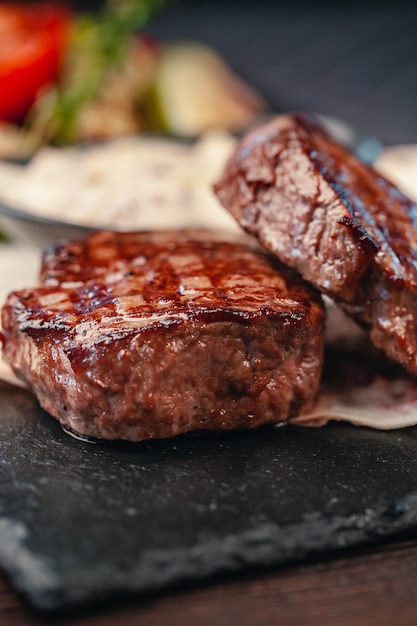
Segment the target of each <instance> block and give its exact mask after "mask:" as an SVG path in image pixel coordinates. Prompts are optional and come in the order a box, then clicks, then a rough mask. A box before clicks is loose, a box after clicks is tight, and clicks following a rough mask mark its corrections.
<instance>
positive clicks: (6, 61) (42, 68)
mask: <svg viewBox="0 0 417 626" xmlns="http://www.w3.org/2000/svg"><path fill="white" fill-rule="evenodd" d="M69 27H70V12H69V10H68V9H67V8H66V7H65V6H63V5H61V4H57V3H55V2H35V3H32V4H16V3H14V4H11V3H9V4H3V3H0V119H2V120H6V121H11V122H21V121H22V120H23V119H24V117H25V115H26V114H27V112H28V111H29V109H30V107H31V106H32V104H33V102H34V101H35V98H36V94H37V93H38V91H39V90H40V89H41V88H42V87H44V86H45V85H47V84H48V83H51V82H55V81H56V80H57V78H58V75H59V68H60V63H61V60H62V57H63V54H64V52H65V49H66V47H67V42H68V35H69Z"/></svg>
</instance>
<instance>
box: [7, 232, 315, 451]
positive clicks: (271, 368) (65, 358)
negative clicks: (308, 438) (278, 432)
mask: <svg viewBox="0 0 417 626" xmlns="http://www.w3.org/2000/svg"><path fill="white" fill-rule="evenodd" d="M323 320H324V313H323V307H322V303H321V298H320V296H319V295H318V293H317V292H316V291H315V290H313V289H312V288H310V287H309V286H308V285H306V284H304V283H303V282H301V281H300V280H299V279H297V278H294V277H290V275H289V274H288V272H287V270H285V269H281V268H280V267H279V266H278V265H277V264H276V262H275V261H274V260H273V259H272V258H270V257H268V256H267V255H266V254H265V253H264V252H263V251H261V250H260V249H259V248H258V247H257V245H256V244H253V243H252V242H251V241H247V240H246V239H243V238H242V239H239V240H237V239H236V240H219V237H218V236H216V235H214V234H211V233H207V232H206V233H194V234H191V233H188V234H187V233H178V232H176V233H153V234H147V233H136V234H120V233H119V234H116V233H98V234H94V235H91V236H90V237H89V238H87V239H85V240H83V241H81V242H64V243H61V244H59V245H58V246H57V248H56V249H55V250H54V251H50V252H49V253H48V254H47V255H46V256H45V260H44V266H43V285H42V286H40V287H37V288H34V289H25V290H21V291H18V292H13V293H12V294H10V295H9V297H8V300H7V303H6V304H5V306H4V307H3V311H2V322H3V344H4V345H3V351H4V357H5V358H6V360H7V361H8V362H9V363H10V364H11V366H12V367H13V368H14V370H15V371H16V372H17V373H18V375H19V376H20V377H22V378H23V379H25V380H26V381H28V383H29V384H30V386H31V387H32V389H33V390H34V391H35V393H36V395H37V397H38V399H39V401H40V403H41V405H42V406H43V407H44V408H45V409H46V410H47V411H49V412H50V413H51V414H52V415H54V416H55V417H56V418H57V419H58V420H59V421H60V422H61V423H62V424H63V425H64V426H66V427H68V428H70V429H71V430H73V431H75V432H76V433H79V434H82V435H89V436H94V437H101V438H109V439H114V438H122V439H129V440H133V441H138V440H142V439H147V438H155V437H169V436H172V435H177V434H179V433H183V432H187V431H193V430H202V429H232V428H242V427H248V428H251V427H255V426H258V425H260V424H265V423H268V422H269V423H271V422H272V423H276V422H280V421H283V420H287V419H288V418H290V417H291V416H295V415H297V414H299V413H300V412H302V411H304V410H308V409H309V408H310V407H311V405H312V401H313V399H314V397H315V395H316V392H317V389H318V385H319V379H320V373H321V363H322V341H323V339H322V336H323V332H322V331H323Z"/></svg>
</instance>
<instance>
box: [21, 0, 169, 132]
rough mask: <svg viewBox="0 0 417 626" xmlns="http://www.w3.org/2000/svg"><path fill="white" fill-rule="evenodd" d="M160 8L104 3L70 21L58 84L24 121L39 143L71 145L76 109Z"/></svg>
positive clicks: (137, 1) (116, 0) (138, 1)
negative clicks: (101, 7) (69, 35)
mask: <svg viewBox="0 0 417 626" xmlns="http://www.w3.org/2000/svg"><path fill="white" fill-rule="evenodd" d="M164 3H165V0H108V1H107V3H106V4H105V6H104V8H103V9H102V10H101V12H99V13H98V14H97V15H89V14H86V15H81V16H79V17H77V18H76V19H75V20H74V27H73V32H72V36H71V42H70V45H69V51H68V55H67V58H66V59H65V64H64V67H63V71H62V79H61V81H60V85H59V86H57V87H55V88H54V89H52V90H50V91H48V92H47V93H45V95H44V96H43V97H41V98H40V100H39V103H38V105H37V106H36V107H35V109H34V111H33V112H32V113H31V117H30V119H29V126H30V127H31V128H32V130H33V131H34V132H35V133H37V135H38V137H39V142H40V143H50V142H54V143H60V144H62V143H69V142H71V141H73V140H74V134H75V127H76V122H77V116H78V114H79V112H80V110H81V109H82V107H83V106H84V105H85V104H86V103H88V102H89V101H90V100H91V99H93V98H94V97H95V96H96V94H97V93H98V91H99V89H100V86H101V84H102V81H103V79H104V77H105V76H106V74H107V73H108V72H109V71H111V70H114V69H116V68H117V67H118V66H120V65H121V64H122V63H123V60H124V59H125V57H126V53H127V49H128V46H129V43H130V42H131V40H132V37H133V36H134V35H135V34H136V33H137V32H138V31H139V30H140V29H142V28H143V27H144V26H145V25H146V24H147V23H148V21H149V19H150V18H151V16H152V15H153V14H154V13H155V12H156V11H157V10H158V9H160V8H161V7H162V6H163V4H164ZM138 71H139V70H138Z"/></svg>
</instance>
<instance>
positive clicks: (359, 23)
mask: <svg viewBox="0 0 417 626" xmlns="http://www.w3.org/2000/svg"><path fill="white" fill-rule="evenodd" d="M146 30H147V32H148V33H149V34H150V35H152V36H155V37H157V38H158V39H173V38H175V39H198V40H202V41H204V42H207V43H209V44H211V45H213V46H215V47H216V48H217V49H218V50H219V51H220V52H221V53H223V54H224V55H225V57H226V58H227V60H228V62H229V63H230V64H231V65H232V67H234V68H235V69H236V70H237V71H238V72H239V73H240V74H241V75H242V76H244V77H245V78H247V79H248V80H249V81H250V82H251V83H252V84H253V85H255V86H256V87H257V88H258V89H259V90H260V91H261V92H262V93H263V94H264V95H265V96H266V97H267V99H268V100H269V102H270V103H271V106H272V108H273V109H274V110H276V111H281V110H292V109H299V110H308V111H312V112H316V113H322V114H326V115H330V116H334V117H337V118H341V119H343V120H345V121H346V122H348V123H349V124H351V125H353V126H354V127H355V128H356V129H357V130H358V131H359V132H360V133H364V134H370V135H376V136H378V137H379V138H380V139H381V141H382V142H383V143H385V144H395V143H402V142H407V143H410V142H417V2H412V3H411V2H402V1H401V0H400V1H397V2H392V1H391V2H383V1H382V2H371V1H369V0H368V1H366V0H365V1H362V2H357V1H356V2H355V1H353V2H352V1H351V2H344V1H341V2H323V1H322V2H320V1H318V2H307V1H304V2H302V1H300V0H296V1H294V2H280V1H277V2H272V1H266V0H256V1H253V2H244V1H243V2H238V1H237V0H234V1H232V0H224V1H223V2H220V1H215V0H210V1H209V0H200V1H199V0H194V1H192V0H188V1H186V0H174V1H173V0H171V1H170V2H168V3H167V5H166V8H165V9H163V10H162V11H161V12H160V13H159V15H157V17H156V18H154V20H153V21H152V23H151V24H150V25H149V26H148V28H147V29H146Z"/></svg>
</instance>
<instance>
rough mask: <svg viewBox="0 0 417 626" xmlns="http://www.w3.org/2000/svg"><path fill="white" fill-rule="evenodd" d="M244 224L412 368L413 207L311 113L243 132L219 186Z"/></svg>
mask: <svg viewBox="0 0 417 626" xmlns="http://www.w3.org/2000/svg"><path fill="white" fill-rule="evenodd" d="M215 189H216V192H217V195H218V197H219V198H220V200H221V202H222V203H223V204H224V206H225V207H227V209H229V211H230V212H231V213H232V214H233V215H234V216H235V218H236V219H237V220H238V222H239V223H240V224H241V226H242V227H243V228H244V229H245V230H247V231H248V232H250V233H253V234H255V235H257V237H258V239H259V241H260V243H261V244H262V245H263V246H264V247H265V248H266V249H267V250H269V251H272V252H273V253H274V254H275V255H276V256H277V257H278V258H279V259H280V261H281V262H283V263H285V264H287V265H288V266H290V267H292V268H294V269H295V270H297V271H298V272H299V273H300V274H301V275H302V276H303V277H304V278H305V279H306V280H308V281H310V282H311V283H312V284H313V285H314V286H316V287H318V288H319V289H320V290H321V291H322V292H323V293H326V294H328V295H329V296H331V297H332V298H333V299H334V300H335V301H336V302H337V303H338V304H339V305H340V306H341V307H342V308H343V309H344V310H345V312H347V313H348V314H349V315H351V316H352V317H353V318H354V319H355V320H356V321H358V322H359V323H360V324H361V325H363V326H365V327H366V328H368V329H369V331H370V336H371V339H372V341H373V342H374V344H375V346H376V347H378V348H379V349H382V350H383V351H384V352H385V353H386V354H387V355H388V356H389V357H391V358H393V359H395V360H396V361H398V362H400V363H402V364H403V365H405V366H406V367H407V368H408V369H409V371H410V372H411V373H413V374H414V375H415V374H417V205H416V204H413V202H412V201H411V200H409V199H408V198H406V197H405V196H404V195H403V194H402V193H401V192H400V191H399V190H398V189H397V188H396V187H394V186H393V185H392V184H390V183H389V182H388V181H387V180H386V179H385V178H383V177H382V176H380V175H379V174H377V173H376V172H375V170H373V169H372V168H371V167H370V166H368V165H366V164H364V163H362V162H361V161H359V160H358V159H357V158H356V157H354V156H353V155H352V154H350V153H349V152H347V151H346V150H345V149H344V148H343V147H342V146H340V145H338V144H336V143H335V142H334V141H333V140H332V139H331V138H330V137H329V136H328V135H327V134H326V132H325V131H324V130H323V129H322V128H321V127H320V126H318V125H317V124H316V123H315V122H313V121H312V120H310V119H308V118H306V117H304V116H300V115H295V116H278V117H276V118H275V119H273V120H272V121H270V122H268V123H266V124H264V125H263V126H260V127H259V128H257V129H255V130H253V131H251V132H250V133H249V134H248V135H247V136H246V137H244V138H243V139H242V140H241V142H240V144H239V145H238V147H237V148H236V151H235V153H234V155H232V157H231V158H230V160H229V162H228V163H227V165H226V168H225V170H224V173H223V176H222V178H221V180H220V181H219V182H218V184H217V185H216V187H215Z"/></svg>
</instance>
